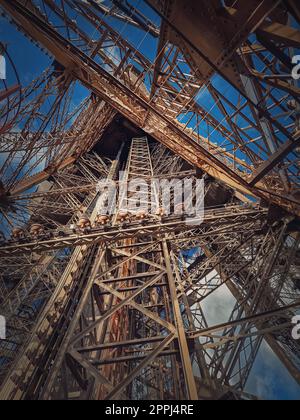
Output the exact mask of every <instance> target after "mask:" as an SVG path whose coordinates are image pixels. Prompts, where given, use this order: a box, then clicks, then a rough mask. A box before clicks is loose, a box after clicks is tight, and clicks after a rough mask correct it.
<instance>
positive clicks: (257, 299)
mask: <svg viewBox="0 0 300 420" xmlns="http://www.w3.org/2000/svg"><path fill="white" fill-rule="evenodd" d="M0 7H1V10H2V11H3V15H4V16H5V17H8V18H9V19H11V20H12V23H13V24H14V25H15V26H16V27H17V28H18V29H19V30H20V31H21V32H22V33H24V35H26V36H27V37H29V39H30V40H31V41H32V42H34V43H36V44H37V46H38V47H39V48H41V50H42V51H41V53H42V52H45V51H46V52H47V53H48V54H49V55H50V56H51V57H52V59H53V61H52V65H51V66H50V67H49V68H48V69H47V70H45V71H44V73H43V74H41V75H40V76H39V77H38V78H37V79H36V80H34V81H33V82H32V83H31V84H29V85H28V86H26V87H21V82H20V81H19V77H18V73H17V71H16V73H15V74H16V79H17V83H15V84H14V85H13V86H12V87H9V86H8V85H4V89H3V90H0V105H1V106H0V118H1V121H0V156H1V167H0V176H1V188H0V217H1V230H2V233H1V238H0V242H1V243H0V313H1V315H3V316H5V318H6V320H7V337H6V340H1V341H0V399H44V400H49V399H70V400H78V399H94V400H99V399H112V400H113V399H118V398H124V399H132V400H144V399H145V400H184V399H190V400H197V399H236V400H239V399H255V398H259V397H260V396H259V395H258V396H254V395H250V394H249V393H247V382H248V380H249V376H250V374H251V371H252V369H253V366H254V364H255V360H256V358H257V355H258V353H259V351H260V348H261V346H262V343H263V342H266V343H267V344H268V345H269V346H270V348H271V349H272V351H273V352H274V353H275V355H276V356H277V358H278V359H279V360H280V361H281V362H282V364H283V365H284V366H285V368H286V369H287V370H288V372H289V373H290V375H291V376H292V377H293V378H294V379H295V381H296V382H297V383H298V384H300V345H299V341H297V340H295V339H293V337H292V333H291V331H292V318H293V316H294V315H295V314H297V313H298V312H299V308H300V299H299V291H300V283H299V282H300V279H299V265H300V259H299V258H300V256H299V252H300V247H299V241H300V234H299V217H300V201H299V199H300V197H299V175H300V173H299V145H300V136H299V129H300V126H299V118H300V102H299V85H298V82H297V80H295V79H293V78H292V76H291V73H292V70H293V62H292V56H294V55H296V53H297V50H298V49H299V47H300V31H299V21H300V9H299V5H298V4H296V1H294V0H286V1H279V0H278V1H274V0H272V1H271V0H251V1H250V0H249V1H247V3H246V4H245V2H242V1H239V0H236V1H229V0H228V1H227V0H226V1H219V0H214V1H206V0H201V1H198V2H196V4H195V2H193V5H190V4H187V2H185V1H183V0H149V1H142V2H140V3H139V5H138V6H136V5H135V4H134V2H129V1H123V0H116V1H107V2H104V3H103V2H98V1H94V0H88V1H81V0H59V1H58V0H57V1H56V0H0ZM120 28H123V29H120ZM124 28H125V29H126V28H127V29H128V28H129V30H128V32H126V30H125V29H124ZM130 31H136V32H134V33H135V34H139V36H140V38H141V41H139V38H138V37H137V36H136V37H130V36H129V35H128V33H130ZM126 35H127V36H126ZM133 38H134V39H133ZM4 51H5V53H6V54H8V51H7V49H6V47H5V46H3V52H4ZM8 57H9V59H10V60H11V58H10V56H8ZM11 65H12V67H13V68H14V66H13V61H12V60H11ZM78 83H80V84H82V85H83V86H84V87H85V88H87V89H88V92H89V93H88V97H87V98H86V99H84V100H83V101H82V102H81V103H80V104H79V105H78V106H75V107H74V105H73V102H72V100H73V98H74V92H76V87H77V86H78ZM2 105H3V106H2ZM120 127H121V128H120ZM17 128H18V129H17ZM116 139H117V140H116ZM119 173H122V179H120V178H119ZM136 178H138V179H139V180H142V181H143V182H144V183H146V185H148V186H149V188H150V187H151V186H152V185H153V183H152V182H153V181H154V180H157V179H162V178H163V179H173V180H174V179H176V180H177V181H178V182H179V181H180V180H181V179H189V180H191V181H192V182H194V183H196V182H197V180H199V178H202V179H203V186H204V192H203V194H204V197H203V200H204V214H203V218H202V219H201V220H200V219H199V221H198V223H193V224H191V223H189V215H188V213H187V212H183V214H180V215H178V214H177V213H176V211H174V214H173V213H172V214H171V215H170V216H169V215H166V214H165V211H164V205H163V200H164V197H163V196H162V194H161V191H160V190H159V189H157V188H156V187H155V188H154V191H152V192H153V194H152V195H151V198H149V195H148V194H146V193H144V195H143V194H142V195H141V194H140V203H141V204H143V206H141V207H142V208H140V209H138V210H137V211H131V212H128V211H127V210H126V209H128V205H129V204H130V202H131V201H132V200H133V196H134V194H133V192H132V191H130V192H129V194H128V195H127V196H123V195H122V193H121V190H122V189H121V186H122V183H123V182H127V183H128V182H130V181H133V180H134V179H136ZM112 181H114V183H115V184H116V185H117V187H118V188H117V192H118V195H119V196H120V197H119V198H120V199H119V201H118V202H117V204H114V205H115V206H116V208H115V209H114V210H115V211H114V212H113V216H111V217H109V216H107V215H106V213H105V212H104V210H103V209H104V208H106V207H105V206H106V204H107V201H108V199H109V192H108V191H107V190H105V191H104V190H102V189H99V185H100V184H101V185H102V184H103V183H104V184H105V183H107V184H108V185H109V183H110V182H112ZM105 185H106V184H105ZM154 185H156V184H154ZM174 188H176V185H175V187H174ZM172 191H173V190H172ZM174 191H175V189H174ZM190 198H191V200H194V199H195V197H194V196H192V197H190ZM170 200H171V206H172V207H173V208H174V209H175V210H176V194H175V192H172V193H171V194H170ZM153 208H154V209H155V211H154V212H153V211H152V212H150V209H153ZM223 288H226V289H227V290H228V293H229V294H230V296H231V298H232V308H231V311H230V312H231V313H230V315H229V317H228V318H226V319H223V320H222V322H220V323H212V322H211V321H210V320H209V319H208V314H207V310H206V306H207V302H209V299H213V297H214V296H215V295H216V294H217V293H218V291H220V290H221V289H223Z"/></svg>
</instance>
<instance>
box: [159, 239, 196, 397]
mask: <svg viewBox="0 0 300 420" xmlns="http://www.w3.org/2000/svg"><path fill="white" fill-rule="evenodd" d="M162 251H163V256H164V260H165V266H166V270H167V277H168V283H169V290H170V299H171V304H172V308H173V312H174V318H175V324H176V327H177V334H178V343H179V349H180V356H181V361H182V367H183V372H184V377H185V383H186V388H187V393H188V397H189V399H190V400H193V401H196V400H198V393H197V386H196V382H195V377H194V373H193V367H192V363H191V358H190V352H189V348H188V344H187V338H186V334H185V330H184V325H183V320H182V316H181V311H180V305H179V301H178V297H177V292H176V286H175V278H174V276H173V270H172V266H171V260H170V253H169V249H168V244H167V241H166V239H164V240H163V241H162Z"/></svg>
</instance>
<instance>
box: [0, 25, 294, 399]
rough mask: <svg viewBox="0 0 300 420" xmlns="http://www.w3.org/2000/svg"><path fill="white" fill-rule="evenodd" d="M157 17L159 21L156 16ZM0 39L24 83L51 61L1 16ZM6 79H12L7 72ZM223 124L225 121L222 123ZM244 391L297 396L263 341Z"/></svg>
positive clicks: (144, 44)
mask: <svg viewBox="0 0 300 420" xmlns="http://www.w3.org/2000/svg"><path fill="white" fill-rule="evenodd" d="M156 19H157V22H159V19H158V18H156ZM114 26H115V28H117V29H118V30H119V33H120V34H121V35H126V38H127V39H128V40H129V41H131V42H133V43H134V44H135V45H137V46H139V48H141V49H142V50H143V52H144V53H145V54H146V55H147V56H148V58H149V59H150V60H153V58H154V57H155V54H156V41H155V40H154V39H151V38H149V37H147V38H144V35H143V33H142V32H141V31H137V30H136V29H132V28H131V27H130V26H124V24H123V23H118V22H116V21H115V20H114ZM0 41H1V42H3V43H5V44H7V46H8V51H9V53H10V54H11V56H12V57H13V59H14V62H15V64H16V67H17V68H18V71H19V76H20V79H21V82H22V84H23V85H24V86H26V85H27V84H28V83H30V82H31V81H32V80H33V79H34V78H35V77H36V76H38V75H39V74H40V73H41V72H42V71H44V70H45V69H46V68H47V67H48V66H49V65H50V64H51V63H52V61H53V59H52V58H51V57H49V56H47V55H45V54H43V53H41V50H40V49H39V48H38V47H36V46H35V45H34V44H32V43H31V42H30V41H29V40H28V39H27V38H25V37H24V36H23V34H21V33H20V32H18V31H17V30H16V29H15V27H14V26H12V25H11V24H10V23H8V21H7V20H6V19H4V18H2V17H0ZM8 81H9V82H13V80H12V78H11V75H10V74H9V73H8ZM215 85H216V86H217V87H219V88H220V89H222V90H223V91H225V92H227V94H228V95H230V96H231V97H233V95H236V92H234V91H233V90H232V88H231V87H229V86H226V83H225V82H224V81H222V79H220V78H217V80H216V81H215ZM86 95H87V91H86V90H85V89H84V88H82V87H80V86H79V85H77V87H76V90H75V94H74V104H77V103H79V102H80V101H81V100H82V99H83V98H84V97H85V96H86ZM199 101H200V102H201V105H203V107H204V108H205V109H207V110H212V113H213V115H214V116H215V117H216V118H217V119H220V118H221V114H220V111H218V109H217V107H216V106H215V104H214V101H213V100H212V98H211V97H210V95H209V94H207V92H204V93H203V94H202V95H201V96H199ZM222 119H223V118H222ZM224 125H226V124H225V123H224ZM204 134H205V133H204ZM215 138H216V140H219V141H221V140H222V139H220V138H219V136H217V135H216V137H215ZM228 293H229V292H227V291H224V290H221V289H220V295H219V296H218V295H217V296H215V297H214V301H213V302H212V301H211V302H210V301H208V304H207V305H208V306H207V308H209V309H207V310H208V314H209V317H211V319H212V320H213V321H214V322H217V323H219V322H224V319H227V318H228V315H227V312H228V310H229V308H230V310H231V308H232V297H231V296H230V294H228ZM220 315H221V318H222V319H221V318H220ZM224 316H227V318H224ZM247 390H248V391H249V392H253V393H256V392H257V393H259V394H260V395H262V396H263V397H264V398H267V399H274V400H275V399H300V387H299V386H298V385H297V384H296V383H295V382H294V380H293V379H292V378H291V377H290V375H289V374H288V373H287V371H286V369H285V368H284V367H283V366H282V365H281V363H279V361H278V360H277V358H276V357H275V356H274V354H273V353H272V351H271V350H270V349H269V347H268V346H267V345H266V344H265V343H264V344H263V346H262V348H261V351H260V352H259V354H258V358H257V360H256V363H255V366H254V369H253V372H252V374H251V376H250V378H249V382H248V386H247Z"/></svg>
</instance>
